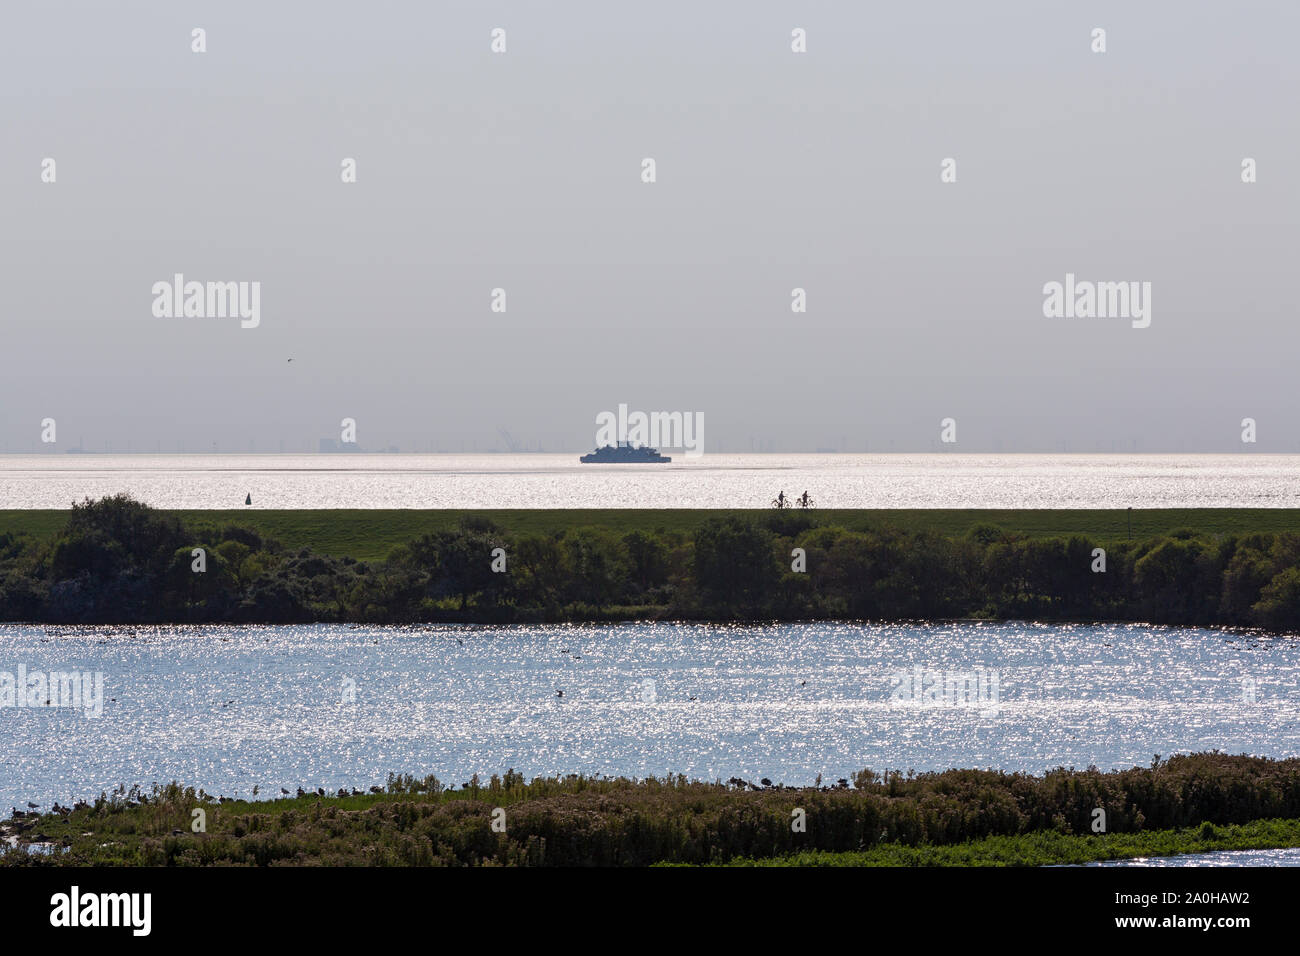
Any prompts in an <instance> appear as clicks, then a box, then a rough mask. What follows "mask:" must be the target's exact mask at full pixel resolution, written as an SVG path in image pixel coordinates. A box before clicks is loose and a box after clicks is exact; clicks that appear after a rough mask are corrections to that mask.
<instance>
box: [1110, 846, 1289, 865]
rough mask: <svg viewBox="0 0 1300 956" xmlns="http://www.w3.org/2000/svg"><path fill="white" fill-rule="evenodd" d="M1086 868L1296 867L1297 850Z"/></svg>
mask: <svg viewBox="0 0 1300 956" xmlns="http://www.w3.org/2000/svg"><path fill="white" fill-rule="evenodd" d="M1087 865H1088V866H1300V849H1295V848H1292V849H1289V850H1215V851H1214V852H1212V853H1179V854H1176V855H1174V856H1143V857H1138V858H1136V859H1133V860H1106V861H1104V862H1100V863H1089V864H1087Z"/></svg>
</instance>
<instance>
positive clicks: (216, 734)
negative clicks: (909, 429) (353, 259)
mask: <svg viewBox="0 0 1300 956" xmlns="http://www.w3.org/2000/svg"><path fill="white" fill-rule="evenodd" d="M20 664H22V665H25V666H26V667H27V669H28V670H29V671H36V670H40V669H45V670H69V669H72V668H74V667H75V668H77V669H79V670H82V671H92V672H93V671H102V672H103V674H104V681H105V697H106V700H105V701H104V711H103V716H102V717H100V718H98V719H95V718H90V717H87V716H85V715H84V713H82V712H79V711H75V710H71V709H68V708H2V709H0V728H3V730H4V733H3V734H0V806H10V805H15V806H16V805H20V804H21V802H22V801H26V800H33V801H35V802H38V803H44V804H48V802H50V801H52V800H56V799H57V800H61V801H64V802H68V801H71V800H75V799H78V798H82V797H87V796H93V795H96V794H98V793H99V792H100V791H101V790H103V789H111V788H112V787H114V786H116V785H118V784H121V783H125V784H127V785H131V784H136V783H138V784H142V785H145V786H148V785H149V784H151V783H153V782H155V781H156V782H166V781H170V780H173V779H175V780H180V781H182V782H186V783H189V784H194V785H197V786H202V787H204V788H206V789H208V790H209V791H211V792H215V793H224V794H227V795H239V796H249V795H251V792H252V788H253V787H254V785H257V786H258V787H259V794H260V795H263V796H272V795H275V794H277V793H278V792H279V788H281V787H284V788H286V789H289V790H293V789H294V788H296V787H297V786H299V785H301V786H303V787H311V788H314V787H316V786H324V787H326V788H327V789H329V790H334V789H337V788H338V787H340V786H347V787H353V786H357V787H367V786H370V785H372V784H382V783H383V782H384V781H385V779H386V777H387V774H388V773H389V772H390V771H392V772H410V773H413V774H417V775H419V776H424V775H426V774H428V773H434V774H436V775H437V776H438V777H439V778H440V779H442V780H443V781H444V782H448V783H456V784H459V783H462V782H464V781H466V780H468V779H469V777H470V776H471V775H472V774H474V773H480V774H491V773H500V772H504V771H505V770H506V769H508V768H514V769H516V770H519V771H521V772H523V773H524V774H526V775H528V776H533V775H538V774H551V773H584V774H609V775H633V776H645V775H650V774H656V775H662V774H665V773H669V772H673V773H684V774H686V775H687V776H689V777H693V778H698V779H706V780H712V779H718V778H721V779H724V780H725V779H727V778H729V777H732V776H740V777H743V778H746V779H754V780H757V779H759V778H761V777H769V778H771V779H773V780H777V781H781V782H785V783H789V784H808V783H812V782H813V780H814V778H815V777H816V776H817V775H818V774H821V775H822V776H823V777H824V778H825V779H827V780H834V779H837V778H839V777H849V776H851V775H852V774H853V773H854V772H856V771H858V770H861V769H863V768H865V767H871V768H873V769H876V770H880V769H884V768H897V769H903V770H906V769H909V768H911V769H916V770H918V771H919V770H936V769H946V768H949V767H994V768H1001V769H1006V770H1025V771H1030V772H1036V773H1038V772H1042V771H1044V770H1046V769H1049V768H1052V767H1056V766H1062V765H1063V766H1074V767H1080V768H1082V767H1086V766H1088V765H1089V764H1095V765H1097V766H1099V767H1102V768H1103V769H1109V768H1112V767H1129V766H1134V765H1143V766H1145V765H1147V764H1149V763H1150V762H1151V758H1152V755H1153V754H1156V753H1159V754H1162V755H1164V756H1168V755H1170V754H1173V753H1175V752H1188V751H1195V750H1209V749H1214V748H1218V749H1220V750H1224V751H1227V752H1231V753H1253V754H1260V755H1265V756H1272V757H1287V756H1296V755H1300V642H1298V641H1297V640H1296V639H1295V638H1285V637H1260V636H1257V635H1241V634H1233V633H1228V632H1221V631H1210V630H1198V629H1179V628H1158V627H1146V626H1136V625H1066V626H1060V625H1039V624H1024V623H998V624H992V623H983V624H981V623H948V624H932V625H857V624H826V623H819V624H788V625H771V626H758V627H744V626H709V625H682V624H623V625H614V626H573V625H569V626H527V627H504V628H491V627H451V626H444V627H428V628H383V627H350V626H339V625H310V626H294V627H280V626H274V627H272V626H258V627H202V628H178V627H163V628H133V629H126V628H80V629H59V628H54V627H49V628H42V627H37V626H26V625H3V626H0V671H9V672H15V671H16V669H17V667H18V665H20ZM916 667H922V668H925V669H932V670H937V671H941V672H946V671H970V670H972V669H975V668H984V669H986V670H989V671H993V672H996V674H997V676H998V700H997V702H996V704H997V706H996V708H995V710H994V712H992V713H989V712H986V709H985V708H983V707H975V706H933V707H921V706H899V705H898V702H897V701H896V700H892V699H891V694H893V693H894V692H895V689H896V687H897V685H898V676H899V675H900V673H904V674H906V673H912V672H913V669H914V668H916ZM647 680H650V681H653V682H654V685H653V686H654V694H653V699H652V700H650V701H647V700H646V699H645V686H646V685H645V681H647ZM1243 680H1249V681H1253V682H1254V683H1253V686H1254V687H1255V688H1256V700H1255V702H1254V703H1249V702H1246V701H1244V700H1243V691H1242V686H1243V685H1242V682H1243ZM348 682H353V683H352V684H349V683H348ZM349 688H354V690H355V696H354V698H352V699H349V694H348V690H349ZM559 691H563V696H562V697H561V696H558V695H557V692H559Z"/></svg>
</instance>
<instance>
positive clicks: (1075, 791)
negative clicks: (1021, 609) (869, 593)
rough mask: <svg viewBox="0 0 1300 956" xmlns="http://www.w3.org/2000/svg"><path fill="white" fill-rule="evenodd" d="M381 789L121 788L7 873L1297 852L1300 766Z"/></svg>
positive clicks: (966, 860)
mask: <svg viewBox="0 0 1300 956" xmlns="http://www.w3.org/2000/svg"><path fill="white" fill-rule="evenodd" d="M372 791H373V792H367V793H362V792H361V791H358V790H353V791H350V792H345V791H338V792H337V793H335V794H326V793H324V792H323V791H322V792H319V793H318V792H307V791H302V790H299V791H298V793H296V794H291V795H288V796H281V797H279V798H276V799H270V800H266V799H261V800H257V799H255V800H252V801H246V800H234V799H230V798H217V797H213V796H211V795H208V794H204V793H203V792H202V791H199V792H196V791H195V790H193V789H187V788H184V787H181V786H179V785H177V784H170V785H167V786H155V787H153V788H152V790H151V791H150V792H149V793H142V792H141V791H140V790H139V789H132V790H130V791H128V790H126V789H125V788H122V789H119V790H117V791H115V792H114V793H112V794H103V795H101V796H100V798H99V799H97V800H95V801H94V802H93V803H78V804H77V805H76V806H75V807H71V808H66V807H61V808H58V809H57V810H49V811H45V812H31V813H28V812H26V811H16V812H15V816H14V818H13V819H12V820H9V821H6V822H4V823H3V824H0V836H3V837H4V842H3V843H0V847H7V849H0V865H17V866H61V865H68V866H84V865H95V866H231V865H234V866H250V865H251V866H271V865H278V866H286V865H288V866H292V865H327V866H343V865H372V866H374V865H382V866H439V865H441V866H475V865H484V864H494V865H509V866H651V865H674V864H676V865H683V864H685V865H708V864H714V865H778V866H800V865H814V866H826V865H854V866H861V865H884V866H941V865H954V866H985V865H987V866H1037V865H1043V864H1060V863H1087V862H1092V861H1097V860H1108V859H1124V858H1132V857H1136V856H1153V855H1168V854H1174V853H1195V852H1205V851H1209V850H1243V849H1275V848H1283V847H1300V759H1291V760H1281V761H1274V760H1268V759H1264V758H1258V757H1248V756H1230V755H1227V754H1222V753H1218V752H1214V753H1200V754H1192V755H1189V756H1178V757H1173V758H1170V759H1168V760H1164V761H1162V760H1160V758H1159V757H1158V756H1157V757H1156V759H1155V760H1154V761H1153V762H1152V764H1151V766H1150V767H1146V768H1141V767H1137V768H1133V769H1131V770H1123V771H1111V772H1109V773H1102V772H1100V771H1098V770H1097V769H1096V768H1089V769H1087V770H1073V769H1070V770H1067V769H1058V770H1055V771H1053V772H1050V773H1047V774H1044V775H1043V776H1038V777H1036V776H1030V775H1026V774H1008V773H1002V772H998V771H992V770H948V771H945V772H943V773H926V774H919V775H915V774H912V773H908V774H903V773H900V772H887V773H874V772H872V771H871V770H864V771H862V772H861V773H858V774H856V775H855V776H854V778H853V780H852V781H849V780H847V779H846V780H839V781H836V782H835V784H834V785H831V786H820V787H784V786H780V785H774V784H771V782H770V781H761V782H750V781H743V780H739V779H733V780H730V781H728V782H726V783H722V782H717V783H700V782H693V781H688V780H686V779H685V778H682V777H668V778H666V779H647V780H639V781H634V780H627V779H606V778H601V779H593V778H589V777H580V776H569V777H563V778H537V779H534V780H532V781H529V782H526V781H525V780H524V778H523V776H522V775H521V774H518V773H515V772H513V771H511V772H507V773H506V774H505V775H503V776H496V775H494V776H493V777H492V778H491V780H489V781H487V782H486V783H485V782H482V781H480V780H479V779H478V778H477V777H475V778H474V779H473V780H470V781H467V782H465V783H463V784H462V785H461V786H460V789H457V788H456V787H455V786H454V785H453V786H446V785H444V784H443V783H442V782H440V781H439V780H438V779H437V778H436V777H432V776H430V777H426V778H424V779H415V778H413V777H411V776H401V777H398V776H390V778H389V780H388V785H387V786H386V787H378V786H376V787H373V788H372ZM280 792H281V793H287V790H284V789H282V790H281V791H280ZM196 809H203V810H204V813H203V814H202V816H203V818H204V820H205V832H201V833H196V832H194V830H193V821H194V819H195V814H194V813H193V811H194V810H196ZM1098 810H1100V811H1102V813H1101V814H1098V812H1097V811H1098ZM1099 821H1100V824H1099ZM1099 825H1100V827H1101V828H1102V832H1098V830H1097V828H1098V826H1099Z"/></svg>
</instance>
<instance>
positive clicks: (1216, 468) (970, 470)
mask: <svg viewBox="0 0 1300 956" xmlns="http://www.w3.org/2000/svg"><path fill="white" fill-rule="evenodd" d="M577 457H578V456H577V455H576V454H571V455H549V454H548V455H543V454H532V455H486V454H485V455H344V454H336V455H246V456H245V455H68V454H48V455H0V508H67V507H68V506H69V504H70V503H71V502H73V501H80V500H81V499H82V498H85V497H87V496H89V497H92V498H94V497H99V496H102V495H108V494H114V493H116V492H119V491H125V492H130V493H131V494H132V495H134V496H135V497H136V498H138V499H139V500H141V501H144V502H146V503H148V504H151V505H154V506H156V507H161V508H240V507H244V501H245V498H246V496H250V495H251V497H252V507H254V508H765V507H767V506H768V505H769V503H770V502H771V500H772V499H773V498H775V497H776V495H777V493H778V492H780V491H784V492H785V493H786V494H787V495H799V494H801V493H803V492H804V491H807V492H808V493H809V494H810V495H811V496H812V498H813V500H814V502H815V503H816V505H817V506H818V507H823V508H1124V507H1133V508H1294V507H1300V455H1256V454H1240V455H1100V454H1098V455H959V454H931V455H704V456H702V457H700V458H697V459H688V458H685V457H681V456H674V460H673V461H672V463H671V464H666V465H664V464H659V465H583V464H579V463H578V460H577Z"/></svg>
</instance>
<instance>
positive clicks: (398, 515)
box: [0, 508, 1300, 561]
mask: <svg viewBox="0 0 1300 956" xmlns="http://www.w3.org/2000/svg"><path fill="white" fill-rule="evenodd" d="M772 510H774V509H766V510H763V509H758V510H755V509H740V508H736V509H690V508H675V509H655V508H627V509H622V508H603V509H592V508H574V509H550V510H537V509H485V510H474V511H466V510H445V511H429V510H424V511H417V510H393V509H386V510H379V509H376V510H366V509H352V510H328V509H317V510H305V511H293V510H288V511H272V510H259V509H257V508H243V509H238V510H221V511H195V510H174V511H167V510H163V511H160V512H159V513H160V514H164V515H171V516H174V517H176V518H179V519H180V520H181V522H182V523H184V524H186V525H195V524H209V525H217V526H220V525H225V524H235V525H238V526H240V527H243V528H249V529H251V530H254V531H256V532H258V533H259V534H261V535H262V536H264V537H267V538H274V539H275V540H277V541H280V542H281V543H282V544H284V546H285V547H286V548H289V549H291V550H297V549H299V548H311V549H312V550H313V551H317V552H319V553H321V554H327V555H330V556H333V557H340V558H342V557H350V558H355V559H356V560H358V561H378V560H382V559H384V558H386V557H388V555H389V554H390V553H391V552H392V550H393V549H394V548H395V547H397V546H398V545H402V544H405V543H407V542H408V541H410V540H412V539H413V538H418V537H420V536H421V535H423V534H433V533H436V532H439V531H452V530H454V529H455V528H457V527H458V526H459V525H460V524H461V522H462V521H463V520H464V519H465V518H466V517H467V516H474V517H479V518H486V519H488V520H489V521H491V522H492V523H493V524H495V525H497V526H499V527H500V528H502V529H503V530H504V531H506V532H507V533H509V534H514V535H521V534H536V535H545V534H552V533H562V532H564V531H568V530H571V529H576V528H606V529H609V530H611V531H617V532H619V533H626V532H630V531H644V532H646V533H653V532H657V531H670V532H672V531H675V532H681V533H683V534H692V533H694V532H695V531H697V530H698V529H699V528H701V527H702V526H704V525H705V524H706V523H707V522H709V521H710V520H712V519H717V518H727V517H737V518H753V517H754V516H755V515H764V514H767V513H770V512H771V511H772ZM800 513H801V514H807V515H808V516H809V517H810V518H811V519H812V520H813V521H814V522H815V523H816V524H818V525H830V526H839V527H841V528H845V529H847V530H849V531H864V530H871V529H875V528H879V527H882V526H884V527H891V528H898V529H899V530H902V531H933V532H936V533H939V534H944V535H948V536H952V537H961V536H962V535H965V534H966V533H967V532H968V531H969V530H970V529H971V528H974V527H978V526H981V525H994V526H996V527H999V528H1002V529H1003V530H1004V531H1007V532H1009V533H1012V534H1018V535H1024V536H1027V537H1033V538H1050V537H1069V536H1070V535H1075V534H1078V535H1084V536H1086V537H1090V538H1094V539H1096V540H1099V541H1102V542H1117V541H1123V540H1126V539H1127V538H1128V537H1129V534H1130V530H1131V533H1132V538H1133V540H1135V541H1136V540H1141V539H1145V538H1155V537H1160V536H1162V535H1167V534H1169V533H1170V532H1172V531H1178V530H1181V529H1191V530H1194V531H1196V532H1197V533H1198V534H1204V535H1218V534H1254V533H1278V532H1286V531H1289V532H1298V533H1300V509H1297V508H1158V509H1145V510H1143V509H1134V510H1133V511H1132V512H1131V513H1130V512H1129V511H1127V510H1121V509H1108V510H1087V509H1078V510H1059V509H1006V510H999V509H961V508H953V509H866V508H851V509H850V508H843V509H839V508H827V509H813V510H812V511H809V512H800ZM67 520H68V512H67V511H64V510H42V511H23V510H0V533H4V532H10V533H12V534H15V535H18V534H30V535H32V536H33V537H35V538H39V539H50V538H53V537H54V536H55V535H56V534H57V533H58V532H59V531H60V530H62V528H63V527H64V526H65V525H66V524H67Z"/></svg>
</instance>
